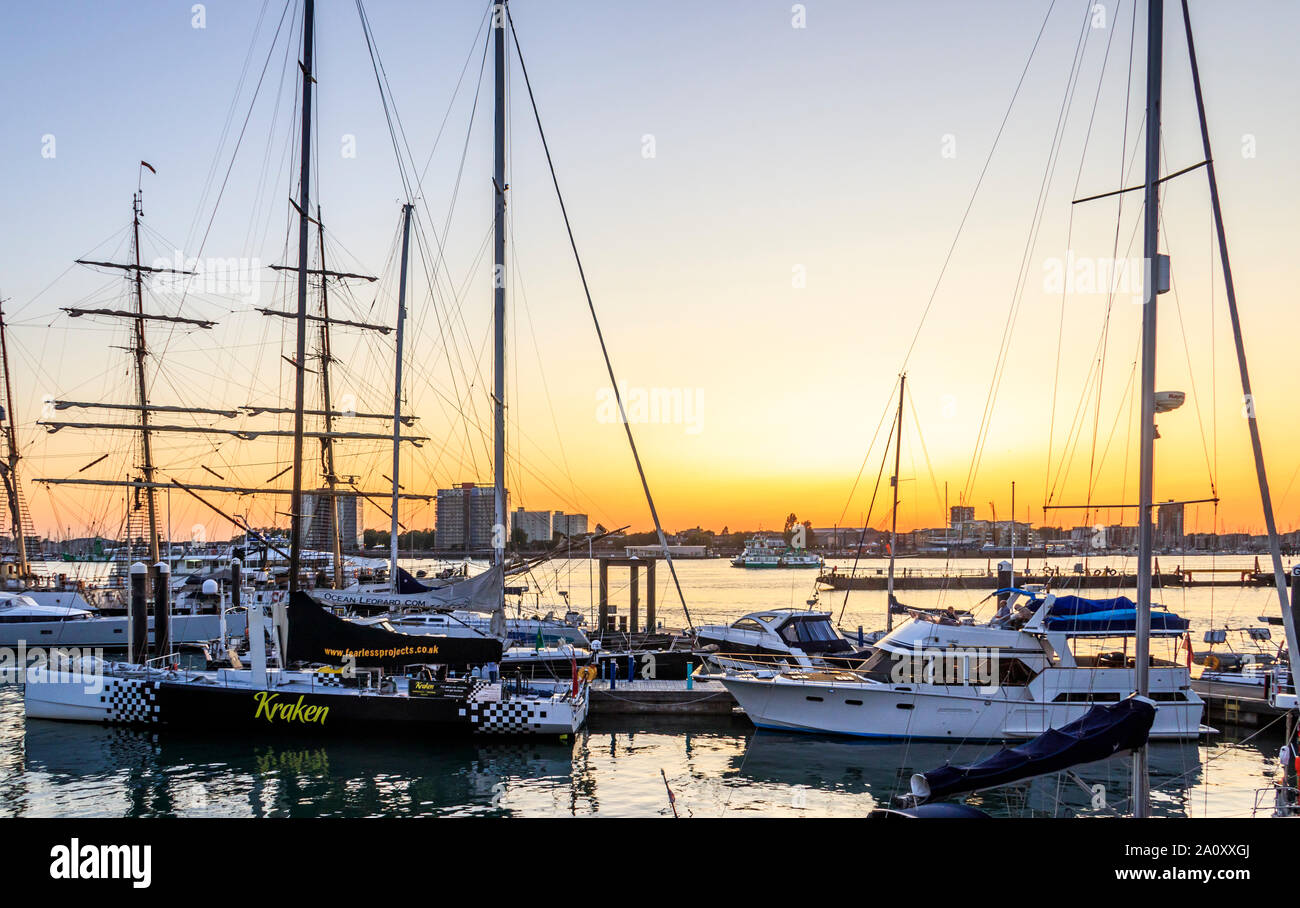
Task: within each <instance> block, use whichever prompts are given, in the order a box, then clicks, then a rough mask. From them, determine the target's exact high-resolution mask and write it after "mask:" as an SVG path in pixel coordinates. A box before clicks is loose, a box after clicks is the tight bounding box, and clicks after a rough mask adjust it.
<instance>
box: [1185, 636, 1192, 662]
mask: <svg viewBox="0 0 1300 908" xmlns="http://www.w3.org/2000/svg"><path fill="white" fill-rule="evenodd" d="M1183 646H1184V648H1186V650H1187V670H1188V671H1191V670H1192V635H1191V634H1183Z"/></svg>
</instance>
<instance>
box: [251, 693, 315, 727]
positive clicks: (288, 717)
mask: <svg viewBox="0 0 1300 908" xmlns="http://www.w3.org/2000/svg"><path fill="white" fill-rule="evenodd" d="M279 699H280V695H279V694H269V693H267V692H266V691H258V692H257V693H255V694H253V700H254V701H256V703H257V711H256V712H254V713H253V718H254V719H260V718H265V719H266V721H268V722H275V721H280V722H302V723H304V724H311V723H315V724H317V725H324V724H325V717H326V716H328V715H329V711H330V708H329V707H328V706H303V703H302V700H303V698H302V696H301V695H300V696H299V697H298V699H297V701H296V702H293V703H277V702H276V701H277V700H279Z"/></svg>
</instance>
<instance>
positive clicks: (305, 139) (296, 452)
mask: <svg viewBox="0 0 1300 908" xmlns="http://www.w3.org/2000/svg"><path fill="white" fill-rule="evenodd" d="M315 15H316V4H315V2H314V0H305V4H304V7H303V15H302V64H301V65H302V135H301V137H300V138H299V143H300V144H301V146H302V162H301V165H300V168H299V175H298V178H299V184H298V185H299V199H298V339H297V353H296V355H295V358H294V398H293V399H294V404H293V407H294V413H293V497H292V499H291V505H290V510H289V515H290V516H289V591H290V592H294V591H296V590H297V589H298V587H299V580H298V571H299V568H300V566H301V564H302V437H303V435H302V433H303V378H304V373H305V369H306V365H307V362H306V358H307V244H308V242H309V238H308V232H307V226H308V222H309V218H308V217H307V212H308V211H310V210H311V208H310V205H309V204H308V202H309V200H310V197H311V192H310V188H311V86H312V82H313V81H314V79H313V77H312V25H313V20H314V19H315Z"/></svg>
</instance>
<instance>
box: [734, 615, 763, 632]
mask: <svg viewBox="0 0 1300 908" xmlns="http://www.w3.org/2000/svg"><path fill="white" fill-rule="evenodd" d="M731 626H732V627H733V628H735V629H736V630H738V631H758V632H759V633H762V632H763V631H764V627H763V625H761V624H759V623H758V622H757V621H755V620H754V619H753V618H741V619H740V620H739V621H737V622H735V623H734V624H732V625H731Z"/></svg>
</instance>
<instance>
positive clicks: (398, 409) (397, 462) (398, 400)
mask: <svg viewBox="0 0 1300 908" xmlns="http://www.w3.org/2000/svg"><path fill="white" fill-rule="evenodd" d="M411 208H412V205H411V204H410V203H409V202H408V203H407V204H405V205H403V206H402V271H401V279H400V280H401V282H400V283H399V284H398V287H397V372H396V377H395V379H394V382H393V514H392V517H393V522H392V529H391V531H390V533H389V537H388V545H389V548H390V550H391V552H390V555H389V559H390V563H389V567H388V577H389V580H390V581H391V582H392V589H393V592H394V593H396V592H397V586H398V584H397V530H398V523H397V503H398V495H399V494H400V493H401V486H400V485H399V484H398V470H399V469H400V467H401V456H400V455H401V453H402V333H403V327H404V326H405V324H406V262H407V257H408V254H409V252H410V248H411Z"/></svg>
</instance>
